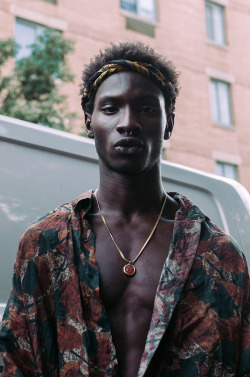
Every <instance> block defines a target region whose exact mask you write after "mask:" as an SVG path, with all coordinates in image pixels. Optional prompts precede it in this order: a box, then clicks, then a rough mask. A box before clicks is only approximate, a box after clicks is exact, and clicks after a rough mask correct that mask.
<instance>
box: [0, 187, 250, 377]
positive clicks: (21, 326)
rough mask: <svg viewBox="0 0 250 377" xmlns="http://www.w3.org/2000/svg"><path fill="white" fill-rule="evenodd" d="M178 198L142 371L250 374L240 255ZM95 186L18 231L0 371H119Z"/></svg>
mask: <svg viewBox="0 0 250 377" xmlns="http://www.w3.org/2000/svg"><path fill="white" fill-rule="evenodd" d="M170 195H171V196H172V197H173V198H174V199H175V200H176V201H178V202H179V204H180V209H179V210H178V211H177V213H176V217H175V224H174V232H173V240H172V243H171V245H170V249H169V253H168V257H167V259H166V261H165V264H164V266H163V269H162V273H161V277H160V280H159V284H158V288H157V291H156V295H155V302H154V309H153V314H152V319H151V324H150V328H149V332H148V335H147V340H146V344H145V349H144V353H143V355H142V358H141V363H140V368H139V371H138V377H143V376H144V377H150V376H151V377H168V376H172V377H196V376H197V377H198V376H201V377H205V376H218V377H220V376H221V377H222V376H223V377H231V376H237V377H247V376H250V309H249V306H250V303H249V275H248V272H247V264H246V260H245V258H244V256H243V254H242V252H241V251H240V249H239V247H238V246H237V244H236V243H235V241H234V240H233V239H232V238H231V237H229V236H228V235H226V234H225V233H224V232H223V231H222V230H220V229H219V228H218V227H216V226H215V225H214V224H213V223H211V221H210V220H209V219H208V218H207V217H206V216H205V215H204V214H203V213H202V212H201V211H200V210H199V209H198V208H197V207H196V206H195V205H193V203H192V202H191V201H189V200H188V199H187V198H185V197H184V196H182V195H179V194H176V193H170ZM91 197H92V191H88V192H87V193H85V194H83V195H81V196H79V197H78V198H77V199H76V200H74V201H73V202H72V203H71V204H64V205H62V206H60V207H58V208H57V209H56V210H55V211H53V212H51V213H50V214H49V215H47V216H45V217H44V218H42V219H40V220H39V221H38V222H37V223H36V224H34V225H32V226H30V227H29V228H28V229H27V231H26V232H25V233H24V235H23V237H22V239H21V242H20V245H19V250H18V254H17V259H16V263H15V268H14V276H13V288H12V291H11V294H10V299H9V302H8V304H7V307H6V310H5V314H4V317H3V321H2V325H1V331H0V351H1V353H2V357H3V359H4V364H5V367H4V371H3V377H7V376H8V377H14V376H15V377H23V376H27V377H33V376H36V377H74V376H75V377H76V376H77V377H78V376H79V377H80V376H84V377H97V376H98V377H108V376H118V362H117V357H116V351H115V347H114V345H113V343H112V336H111V330H110V323H109V320H108V317H107V313H106V310H105V307H104V306H103V303H102V301H101V299H100V294H99V272H98V268H97V264H96V261H95V236H94V234H93V231H92V229H91V227H90V225H89V223H88V222H87V220H86V219H85V214H86V212H87V211H88V210H89V208H90V206H91Z"/></svg>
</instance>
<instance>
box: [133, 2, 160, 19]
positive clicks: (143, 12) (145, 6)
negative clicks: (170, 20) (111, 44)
mask: <svg viewBox="0 0 250 377" xmlns="http://www.w3.org/2000/svg"><path fill="white" fill-rule="evenodd" d="M137 3H138V10H137V12H138V15H139V16H141V17H145V18H149V19H152V20H155V18H156V17H155V4H154V0H138V1H137Z"/></svg>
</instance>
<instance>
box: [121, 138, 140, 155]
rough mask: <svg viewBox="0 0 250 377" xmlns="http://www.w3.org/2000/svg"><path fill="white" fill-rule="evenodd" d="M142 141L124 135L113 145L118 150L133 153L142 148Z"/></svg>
mask: <svg viewBox="0 0 250 377" xmlns="http://www.w3.org/2000/svg"><path fill="white" fill-rule="evenodd" d="M143 145H144V144H143V142H142V141H141V140H139V139H137V138H134V137H126V138H122V139H120V140H118V141H117V142H116V143H115V145H114V147H115V149H116V150H117V151H118V152H121V153H126V154H133V153H139V152H140V151H141V150H142V149H143Z"/></svg>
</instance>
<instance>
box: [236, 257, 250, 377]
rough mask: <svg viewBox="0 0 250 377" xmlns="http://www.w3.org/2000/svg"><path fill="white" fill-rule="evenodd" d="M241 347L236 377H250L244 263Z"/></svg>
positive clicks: (249, 305) (249, 293) (249, 306)
mask: <svg viewBox="0 0 250 377" xmlns="http://www.w3.org/2000/svg"><path fill="white" fill-rule="evenodd" d="M241 318H242V324H241V346H240V349H241V351H240V355H239V364H238V373H237V376H238V377H247V376H250V279H249V273H248V270H247V262H246V279H245V286H244V295H243V300H242V316H241Z"/></svg>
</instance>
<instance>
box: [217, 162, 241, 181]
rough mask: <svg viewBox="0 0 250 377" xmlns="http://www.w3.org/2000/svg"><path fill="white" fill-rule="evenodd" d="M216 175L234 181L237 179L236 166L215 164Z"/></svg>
mask: <svg viewBox="0 0 250 377" xmlns="http://www.w3.org/2000/svg"><path fill="white" fill-rule="evenodd" d="M216 174H217V175H220V176H222V177H226V178H231V179H234V180H236V181H237V179H238V172H237V166H236V165H233V164H228V163H226V162H220V161H217V162H216Z"/></svg>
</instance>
